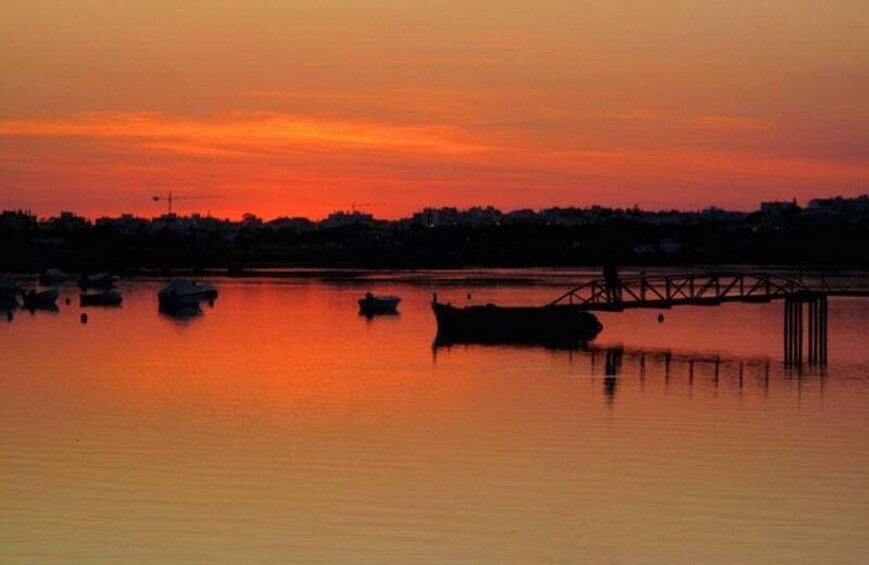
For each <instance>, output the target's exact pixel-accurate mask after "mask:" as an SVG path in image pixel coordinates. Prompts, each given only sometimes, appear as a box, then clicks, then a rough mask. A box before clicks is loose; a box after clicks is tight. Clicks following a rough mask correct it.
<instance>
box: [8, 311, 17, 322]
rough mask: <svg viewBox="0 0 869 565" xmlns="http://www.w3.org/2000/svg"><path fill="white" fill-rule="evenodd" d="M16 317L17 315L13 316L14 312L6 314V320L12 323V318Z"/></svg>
mask: <svg viewBox="0 0 869 565" xmlns="http://www.w3.org/2000/svg"><path fill="white" fill-rule="evenodd" d="M14 317H15V315H14V314H12V312H6V320H8V321H10V322H11V321H12V318H14Z"/></svg>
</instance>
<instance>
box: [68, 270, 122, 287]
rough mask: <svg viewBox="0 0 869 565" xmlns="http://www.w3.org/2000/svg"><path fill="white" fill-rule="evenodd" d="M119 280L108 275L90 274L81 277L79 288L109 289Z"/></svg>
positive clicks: (119, 278)
mask: <svg viewBox="0 0 869 565" xmlns="http://www.w3.org/2000/svg"><path fill="white" fill-rule="evenodd" d="M120 280H121V277H117V276H114V275H110V274H109V273H91V274H89V275H84V276H82V278H81V280H80V281H79V283H78V284H79V286H80V287H81V288H82V289H88V288H105V289H109V288H112V287H113V286H115V283H117V282H118V281H120Z"/></svg>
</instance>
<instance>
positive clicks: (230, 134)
mask: <svg viewBox="0 0 869 565" xmlns="http://www.w3.org/2000/svg"><path fill="white" fill-rule="evenodd" d="M0 135H3V136H47V137H58V138H69V137H76V138H89V139H93V140H100V141H114V142H120V143H129V144H133V145H136V146H141V147H145V148H148V149H151V150H156V151H164V152H169V153H179V154H183V155H202V156H214V157H241V156H256V155H273V154H281V153H284V152H294V151H330V150H366V151H381V152H386V153H426V154H438V155H466V154H477V153H483V152H486V151H488V150H489V149H491V147H490V144H488V143H486V142H485V141H484V140H481V139H477V138H474V137H473V136H471V135H469V134H468V133H467V132H464V131H462V130H460V129H458V128H456V127H452V126H448V125H438V124H433V125H392V124H385V123H379V122H375V121H365V120H348V119H326V118H312V117H307V116H297V115H290V114H278V113H237V114H224V115H218V116H213V117H210V118H199V119H193V118H182V117H175V116H169V115H165V114H160V113H150V112H135V113H96V114H78V115H74V116H71V117H64V118H45V119H28V120H5V121H0Z"/></svg>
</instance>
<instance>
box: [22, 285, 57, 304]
mask: <svg viewBox="0 0 869 565" xmlns="http://www.w3.org/2000/svg"><path fill="white" fill-rule="evenodd" d="M59 296H60V291H59V290H57V289H56V288H52V289H49V290H42V291H36V290H29V291H27V292H25V293H24V294H22V295H21V302H23V303H24V307H25V308H51V307H52V306H54V305H55V303H56V302H57V298H58V297H59Z"/></svg>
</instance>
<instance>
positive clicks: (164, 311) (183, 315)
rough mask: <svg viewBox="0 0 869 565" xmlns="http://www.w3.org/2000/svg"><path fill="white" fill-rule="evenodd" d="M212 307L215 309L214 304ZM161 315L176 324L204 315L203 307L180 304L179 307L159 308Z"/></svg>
mask: <svg viewBox="0 0 869 565" xmlns="http://www.w3.org/2000/svg"><path fill="white" fill-rule="evenodd" d="M212 307H214V305H213V303H212ZM157 310H158V311H159V312H160V314H161V315H162V316H163V317H165V318H169V319H171V320H174V321H176V322H188V321H190V320H194V319H196V318H199V317H200V316H202V315H203V313H204V312H203V311H202V306H200V305H199V304H179V305H177V306H165V305H163V306H158V308H157Z"/></svg>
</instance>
